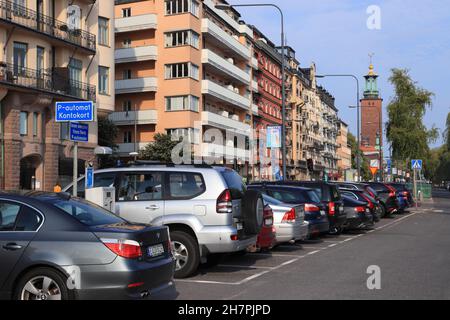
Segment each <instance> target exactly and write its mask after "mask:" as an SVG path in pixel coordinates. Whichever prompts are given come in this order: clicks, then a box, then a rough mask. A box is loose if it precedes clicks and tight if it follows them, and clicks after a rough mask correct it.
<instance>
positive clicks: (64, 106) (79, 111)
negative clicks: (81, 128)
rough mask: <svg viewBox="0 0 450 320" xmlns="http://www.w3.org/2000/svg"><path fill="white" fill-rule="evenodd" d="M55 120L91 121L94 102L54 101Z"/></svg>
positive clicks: (92, 119)
mask: <svg viewBox="0 0 450 320" xmlns="http://www.w3.org/2000/svg"><path fill="white" fill-rule="evenodd" d="M55 106H56V110H55V121H56V122H72V121H73V122H77V121H79V122H92V121H94V102H92V101H72V102H56V104H55Z"/></svg>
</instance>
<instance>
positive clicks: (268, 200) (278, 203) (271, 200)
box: [262, 194, 283, 206]
mask: <svg viewBox="0 0 450 320" xmlns="http://www.w3.org/2000/svg"><path fill="white" fill-rule="evenodd" d="M262 196H263V199H264V204H268V205H274V206H281V205H283V202H281V201H279V200H277V199H275V198H272V197H270V196H268V195H267V194H263V195H262Z"/></svg>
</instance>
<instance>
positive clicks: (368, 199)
mask: <svg viewBox="0 0 450 320" xmlns="http://www.w3.org/2000/svg"><path fill="white" fill-rule="evenodd" d="M339 190H340V192H341V195H342V196H346V197H349V198H352V199H353V200H357V201H361V202H364V203H366V204H367V207H368V208H369V210H370V213H371V214H372V217H373V221H374V222H380V220H381V217H382V214H383V210H382V207H381V204H380V203H379V202H378V201H377V200H376V199H374V198H372V196H371V195H370V194H368V193H367V192H366V191H363V190H351V189H342V188H339Z"/></svg>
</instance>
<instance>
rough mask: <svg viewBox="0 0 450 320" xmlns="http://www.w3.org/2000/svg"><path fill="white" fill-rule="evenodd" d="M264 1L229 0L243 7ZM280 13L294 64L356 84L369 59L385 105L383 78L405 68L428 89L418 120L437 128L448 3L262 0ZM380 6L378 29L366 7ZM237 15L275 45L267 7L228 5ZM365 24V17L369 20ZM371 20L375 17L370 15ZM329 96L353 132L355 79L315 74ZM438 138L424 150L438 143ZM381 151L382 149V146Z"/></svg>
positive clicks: (447, 102) (446, 77) (388, 88)
mask: <svg viewBox="0 0 450 320" xmlns="http://www.w3.org/2000/svg"><path fill="white" fill-rule="evenodd" d="M256 2H264V0H262V1H261V0H229V3H230V4H250V3H256ZM266 3H273V4H277V5H279V6H280V7H281V8H282V10H283V11H284V14H285V28H286V38H287V44H288V45H289V46H291V47H293V48H294V49H295V50H296V57H297V59H298V60H299V61H300V63H301V67H303V68H305V67H309V65H310V63H311V62H315V63H316V67H317V72H318V74H340V73H345V74H348V73H350V74H355V75H358V76H360V82H361V87H362V89H361V90H363V88H364V78H363V77H364V75H365V74H367V72H368V66H369V64H370V58H369V54H372V53H373V54H374V56H373V64H374V66H375V71H376V73H377V74H378V75H379V76H380V77H379V79H378V86H379V89H380V93H381V97H382V98H383V99H384V103H383V108H384V116H383V117H384V122H386V119H387V118H386V107H387V105H388V104H389V102H390V101H391V99H392V97H393V95H394V91H393V88H392V85H391V84H390V83H389V76H390V74H391V69H392V68H406V69H409V70H410V75H411V77H412V78H413V80H415V81H416V82H417V83H418V86H420V87H422V88H425V89H427V90H429V91H431V92H433V93H434V94H435V97H434V99H433V107H432V109H429V110H428V111H427V114H426V116H425V118H424V121H425V124H426V125H427V126H428V127H429V128H431V127H432V126H433V125H435V126H436V127H438V128H440V129H442V130H443V129H444V127H445V120H446V117H447V114H448V113H449V112H450V1H449V0H408V1H404V0H372V1H366V0H315V1H311V0H268V2H266ZM373 5H375V6H377V7H378V8H379V9H380V11H379V12H380V18H381V19H380V20H379V23H380V24H379V27H380V28H377V29H373V28H372V29H370V28H368V26H367V21H368V20H369V19H370V18H373V16H372V13H373V11H372V12H371V13H367V10H368V8H369V7H370V6H373ZM236 9H237V10H238V11H239V12H240V13H241V14H242V19H243V20H244V21H245V22H247V23H249V24H254V25H256V26H257V27H258V29H260V30H261V31H262V32H263V33H264V34H266V36H268V37H269V38H270V39H271V40H272V41H273V42H274V43H276V44H279V43H280V38H281V37H280V21H279V15H277V11H276V10H275V9H274V8H270V7H269V8H243V7H241V8H236ZM370 21H373V20H372V19H371V20H370ZM377 21H378V20H377ZM319 83H320V84H321V85H323V86H324V87H325V88H326V89H327V90H328V91H329V92H330V93H331V94H333V95H334V96H335V97H336V106H337V107H338V108H339V110H340V117H341V118H342V119H343V120H344V121H345V122H346V123H348V124H349V125H350V130H351V131H352V132H353V133H356V111H355V109H349V108H348V106H351V105H355V103H356V93H355V81H354V80H352V79H351V78H348V79H346V78H327V79H320V80H319ZM442 143H443V142H442V139H439V141H437V142H436V143H435V144H434V145H432V147H435V146H438V145H441V144H442ZM385 147H386V148H387V146H385Z"/></svg>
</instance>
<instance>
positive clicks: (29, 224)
mask: <svg viewBox="0 0 450 320" xmlns="http://www.w3.org/2000/svg"><path fill="white" fill-rule="evenodd" d="M41 222H42V216H41V215H40V214H39V213H37V212H36V211H35V210H33V209H31V208H30V207H27V206H22V209H21V210H20V214H19V216H18V218H17V221H16V226H15V229H14V231H22V232H33V231H36V230H37V229H38V228H39V226H40V225H41Z"/></svg>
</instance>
